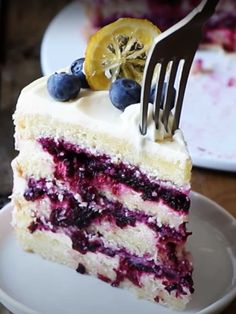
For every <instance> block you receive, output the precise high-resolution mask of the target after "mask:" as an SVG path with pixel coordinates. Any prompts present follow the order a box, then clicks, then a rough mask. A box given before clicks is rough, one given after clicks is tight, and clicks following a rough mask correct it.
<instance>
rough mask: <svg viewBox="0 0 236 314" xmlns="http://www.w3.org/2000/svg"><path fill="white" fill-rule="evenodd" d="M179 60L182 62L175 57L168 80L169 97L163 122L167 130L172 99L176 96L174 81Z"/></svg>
mask: <svg viewBox="0 0 236 314" xmlns="http://www.w3.org/2000/svg"><path fill="white" fill-rule="evenodd" d="M179 62H180V60H179V59H175V60H173V61H172V65H171V71H170V76H169V80H168V87H167V98H166V103H165V106H164V108H163V115H162V122H163V124H164V127H165V129H166V130H167V125H168V120H169V115H170V111H171V104H172V100H173V96H174V83H175V78H176V73H177V70H178V67H179Z"/></svg>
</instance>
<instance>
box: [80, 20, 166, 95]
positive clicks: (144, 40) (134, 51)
mask: <svg viewBox="0 0 236 314" xmlns="http://www.w3.org/2000/svg"><path fill="white" fill-rule="evenodd" d="M159 34H160V30H159V29H158V27H156V26H155V25H154V24H152V23H151V22H149V21H148V20H143V19H136V18H121V19H119V20H117V21H116V22H113V23H111V24H109V25H106V26H104V27H103V28H101V29H100V30H99V31H98V32H96V33H95V34H94V35H93V36H92V37H91V38H90V40H89V42H88V45H87V49H86V53H85V64H84V69H85V73H86V78H87V80H88V83H89V85H90V87H91V88H92V89H95V90H104V89H108V88H109V86H110V84H111V83H112V82H114V81H115V80H116V79H117V78H121V77H126V78H129V79H132V80H135V81H136V82H138V83H141V81H142V76H143V70H144V65H145V61H146V58H147V53H148V50H149V49H150V47H151V45H152V43H153V39H154V38H155V37H156V36H158V35H159Z"/></svg>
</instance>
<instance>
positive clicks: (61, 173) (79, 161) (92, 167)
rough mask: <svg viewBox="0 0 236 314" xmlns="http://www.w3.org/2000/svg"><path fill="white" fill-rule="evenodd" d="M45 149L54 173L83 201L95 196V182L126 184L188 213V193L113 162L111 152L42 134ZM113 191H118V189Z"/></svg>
mask: <svg viewBox="0 0 236 314" xmlns="http://www.w3.org/2000/svg"><path fill="white" fill-rule="evenodd" d="M39 143H40V144H41V145H42V147H43V149H44V150H45V151H47V152H48V153H49V154H50V155H52V156H53V160H54V164H55V173H54V174H55V177H56V179H58V180H61V181H62V182H67V183H68V184H69V185H70V188H71V190H73V191H75V192H78V193H80V195H81V196H82V198H83V200H84V201H92V200H93V198H95V197H96V186H98V187H99V185H100V186H101V185H104V184H105V185H106V186H110V187H111V189H113V187H117V184H122V185H125V186H127V187H129V188H131V189H133V190H134V191H136V192H138V193H140V194H141V196H142V198H143V200H149V201H154V202H158V201H159V200H161V201H162V202H163V203H165V204H166V205H168V206H169V207H170V208H171V209H173V210H175V211H177V212H179V213H180V214H184V213H185V214H186V213H188V211H189V207H190V199H189V197H188V196H187V194H188V191H187V192H186V193H184V192H182V191H180V190H177V189H176V188H168V187H166V186H163V185H161V184H160V182H157V181H154V180H153V179H151V178H149V177H148V176H147V175H146V174H144V173H142V172H141V171H140V169H139V168H138V167H135V166H131V165H128V164H125V163H123V162H122V161H120V162H118V163H114V162H112V160H111V158H110V157H109V156H106V155H104V154H101V155H95V154H92V153H91V152H89V151H87V150H86V149H83V148H81V147H79V146H75V145H72V144H70V143H67V142H65V141H63V140H60V141H57V142H55V141H54V140H53V139H50V138H41V139H40V140H39ZM113 191H114V192H115V193H116V189H115V188H114V189H113Z"/></svg>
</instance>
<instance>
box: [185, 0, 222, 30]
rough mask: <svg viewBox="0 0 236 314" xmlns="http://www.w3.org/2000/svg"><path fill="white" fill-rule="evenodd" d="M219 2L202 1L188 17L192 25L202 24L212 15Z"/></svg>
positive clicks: (211, 0) (212, 0) (217, 0)
mask: <svg viewBox="0 0 236 314" xmlns="http://www.w3.org/2000/svg"><path fill="white" fill-rule="evenodd" d="M218 2H219V0H203V1H202V2H201V3H200V4H199V5H198V6H197V7H196V8H195V9H194V10H193V11H192V12H191V13H190V14H189V15H188V17H190V18H193V21H192V22H193V23H196V24H199V23H200V24H204V23H205V22H206V21H207V20H208V19H209V18H210V17H211V16H212V15H213V13H214V11H215V8H216V6H217V4H218Z"/></svg>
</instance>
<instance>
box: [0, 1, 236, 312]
mask: <svg viewBox="0 0 236 314" xmlns="http://www.w3.org/2000/svg"><path fill="white" fill-rule="evenodd" d="M9 2H10V7H9V8H8V9H9V10H8V24H7V29H8V33H7V42H6V61H5V63H4V64H3V65H2V68H1V75H2V82H1V86H0V88H1V89H0V90H1V94H0V95H1V101H0V160H1V163H0V177H1V190H0V204H1V200H2V198H3V197H4V196H6V195H9V194H10V191H11V186H12V175H11V169H10V161H11V159H12V158H13V157H14V155H15V152H14V149H13V128H12V122H11V114H12V111H13V110H14V106H15V102H16V99H17V96H18V94H19V91H20V90H21V88H22V87H23V86H24V85H26V84H28V83H29V82H30V81H32V80H34V79H35V78H37V77H39V76H40V75H41V71H40V62H39V59H40V43H41V39H42V35H43V32H44V30H45V28H46V26H47V25H48V23H49V22H50V20H51V19H52V18H53V16H54V15H55V14H56V13H57V12H58V11H59V10H60V9H61V8H62V7H63V6H65V5H66V4H67V3H68V2H70V1H66V0H57V1H47V0H40V1H38V0H33V1H31V0H26V1H24V2H21V1H17V0H12V1H9ZM23 3H24V5H23ZM78 57H79V56H78ZM219 140H222V139H219ZM235 145H236V142H235ZM192 189H193V190H194V191H196V192H199V193H201V194H203V195H205V196H207V197H209V198H211V199H212V200H214V201H215V202H217V203H219V204H220V205H221V206H223V207H224V208H225V209H226V210H227V211H228V212H229V213H231V214H232V215H233V216H234V217H235V218H236V174H235V173H229V172H223V171H214V170H207V169H200V168H194V169H193V172H192ZM7 313H9V312H8V311H7V310H6V309H4V307H3V306H1V305H0V314H7ZM223 313H224V314H235V313H236V299H235V301H234V302H233V303H232V304H231V305H230V306H229V307H228V308H227V309H226V310H224V312H223ZM51 314H54V313H51ZM55 314H56V313H55Z"/></svg>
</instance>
